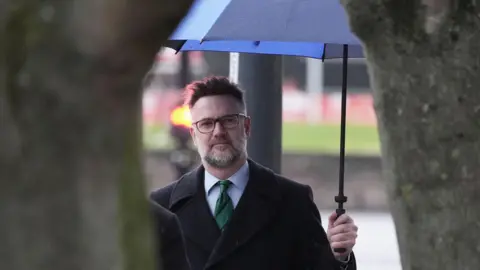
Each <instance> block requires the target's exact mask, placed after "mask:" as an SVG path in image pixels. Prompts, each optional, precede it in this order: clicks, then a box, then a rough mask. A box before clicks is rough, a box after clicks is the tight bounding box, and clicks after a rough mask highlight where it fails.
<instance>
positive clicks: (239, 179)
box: [205, 162, 249, 194]
mask: <svg viewBox="0 0 480 270" xmlns="http://www.w3.org/2000/svg"><path fill="white" fill-rule="evenodd" d="M248 173H249V169H248V162H245V164H243V166H242V167H241V168H240V169H239V170H238V171H237V172H236V173H234V174H233V175H232V176H230V177H229V178H228V179H218V178H216V177H215V176H213V175H211V174H210V173H209V172H207V170H205V192H206V193H207V194H208V193H209V191H210V190H211V189H212V187H214V186H215V184H217V182H218V181H220V180H230V181H231V182H232V184H233V185H234V186H235V187H236V188H239V189H240V190H241V191H243V190H245V186H246V185H247V182H248Z"/></svg>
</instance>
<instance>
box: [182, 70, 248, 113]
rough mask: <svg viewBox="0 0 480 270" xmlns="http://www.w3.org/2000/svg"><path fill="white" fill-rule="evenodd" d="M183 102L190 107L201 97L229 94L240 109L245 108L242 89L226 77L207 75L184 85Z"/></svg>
mask: <svg viewBox="0 0 480 270" xmlns="http://www.w3.org/2000/svg"><path fill="white" fill-rule="evenodd" d="M184 95H185V104H186V105H188V106H189V107H190V108H192V107H193V106H194V105H195V103H196V102H197V101H198V100H199V99H201V98H202V97H208V96H218V95H230V96H232V97H233V98H235V100H237V101H238V102H239V103H240V104H241V106H242V109H245V100H244V97H243V91H242V89H240V87H239V86H238V85H237V84H235V83H233V82H231V81H230V80H229V79H228V78H227V77H219V76H213V77H207V78H205V79H203V80H200V81H195V82H192V83H190V84H189V85H187V86H186V87H185V93H184Z"/></svg>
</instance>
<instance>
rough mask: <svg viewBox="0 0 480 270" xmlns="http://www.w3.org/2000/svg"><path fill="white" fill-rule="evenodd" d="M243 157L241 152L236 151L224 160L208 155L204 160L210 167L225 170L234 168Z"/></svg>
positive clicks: (223, 158)
mask: <svg viewBox="0 0 480 270" xmlns="http://www.w3.org/2000/svg"><path fill="white" fill-rule="evenodd" d="M240 157H241V153H240V151H237V150H236V149H235V150H234V151H233V153H232V154H231V155H229V156H225V157H222V158H218V157H215V156H214V155H212V154H210V153H208V154H207V155H205V157H204V158H203V159H204V161H205V162H206V163H208V165H210V166H212V167H214V168H218V169H224V168H228V167H230V166H232V165H233V164H235V162H237V161H238V160H239V159H240Z"/></svg>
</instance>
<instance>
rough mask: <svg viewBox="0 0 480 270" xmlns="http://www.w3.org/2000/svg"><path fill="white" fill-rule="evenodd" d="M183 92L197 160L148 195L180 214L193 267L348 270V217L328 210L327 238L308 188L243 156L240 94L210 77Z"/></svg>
mask: <svg viewBox="0 0 480 270" xmlns="http://www.w3.org/2000/svg"><path fill="white" fill-rule="evenodd" d="M186 94H187V95H186V97H187V100H186V102H187V104H188V105H189V107H190V111H191V116H192V122H193V125H192V128H191V135H192V138H193V141H194V143H195V145H196V146H197V149H198V153H199V154H200V157H201V159H202V165H201V166H200V167H199V168H197V169H196V170H194V171H193V172H191V173H188V174H186V175H184V176H183V177H182V178H181V179H180V180H179V181H177V182H175V183H173V184H171V185H169V186H167V187H165V188H162V189H159V190H157V191H155V192H153V193H152V194H151V198H152V199H153V200H154V201H156V202H158V203H159V204H161V205H163V206H165V207H167V208H168V209H170V210H171V211H173V212H175V213H176V214H177V216H178V217H179V219H180V223H181V225H182V227H183V230H184V233H185V238H186V246H187V255H188V258H189V260H190V263H191V266H192V269H194V270H201V269H206V270H216V269H218V270H237V269H238V270H257V269H258V270H266V269H268V270H270V269H272V270H303V269H312V270H341V269H348V270H355V269H356V264H355V258H354V256H353V253H352V248H353V246H354V244H355V240H356V237H357V227H356V226H355V224H354V223H353V221H352V219H351V218H350V217H349V216H348V215H342V216H340V217H339V218H338V219H336V215H335V214H332V215H331V216H330V220H329V223H330V224H329V228H328V237H327V234H326V233H325V230H324V229H323V228H322V224H321V220H320V214H319V212H318V209H317V208H316V206H315V204H314V202H313V200H312V197H313V196H312V190H311V188H310V187H309V186H306V185H302V184H299V183H296V182H294V181H291V180H289V179H287V178H285V177H283V176H281V175H277V174H275V173H273V172H272V171H271V170H269V169H267V168H265V167H263V166H261V165H259V164H257V163H256V162H254V161H253V160H251V159H249V158H248V157H247V151H246V149H247V148H246V144H247V138H248V136H249V135H250V121H251V120H250V118H249V117H248V116H247V115H246V110H245V101H244V98H243V92H242V91H241V90H240V89H239V88H238V87H237V86H236V85H235V84H232V83H231V82H230V81H229V80H228V79H226V78H223V77H212V78H207V79H205V80H203V81H198V82H194V83H192V84H190V85H188V86H187V87H186ZM265 102H268V101H267V100H266V101H265ZM333 248H345V252H343V253H333Z"/></svg>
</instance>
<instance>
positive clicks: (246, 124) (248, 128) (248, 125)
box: [243, 117, 252, 137]
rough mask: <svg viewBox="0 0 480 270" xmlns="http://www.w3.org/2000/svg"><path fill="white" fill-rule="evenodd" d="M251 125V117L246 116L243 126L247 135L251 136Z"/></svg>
mask: <svg viewBox="0 0 480 270" xmlns="http://www.w3.org/2000/svg"><path fill="white" fill-rule="evenodd" d="M251 125H252V120H251V119H250V117H245V120H244V121H243V128H244V129H245V135H247V137H250V132H251Z"/></svg>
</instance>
